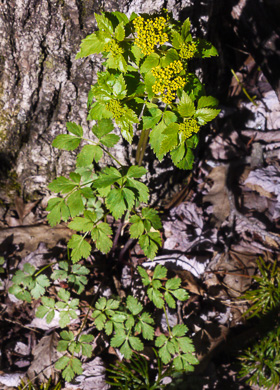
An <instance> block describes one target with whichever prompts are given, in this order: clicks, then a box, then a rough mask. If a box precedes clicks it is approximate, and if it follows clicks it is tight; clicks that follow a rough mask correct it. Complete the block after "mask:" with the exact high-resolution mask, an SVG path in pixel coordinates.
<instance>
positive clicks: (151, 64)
mask: <svg viewBox="0 0 280 390" xmlns="http://www.w3.org/2000/svg"><path fill="white" fill-rule="evenodd" d="M159 59H160V57H159V55H158V54H156V53H152V54H150V55H149V56H148V57H146V59H145V61H144V62H143V64H142V65H141V67H140V72H141V73H147V72H148V71H149V70H151V69H152V68H155V67H156V66H157V65H158V64H159Z"/></svg>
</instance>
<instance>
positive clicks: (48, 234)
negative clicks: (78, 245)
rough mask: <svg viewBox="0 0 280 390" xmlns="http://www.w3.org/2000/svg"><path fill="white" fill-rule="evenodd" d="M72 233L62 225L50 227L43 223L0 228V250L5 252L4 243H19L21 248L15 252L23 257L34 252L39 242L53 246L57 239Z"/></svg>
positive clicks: (67, 237)
mask: <svg viewBox="0 0 280 390" xmlns="http://www.w3.org/2000/svg"><path fill="white" fill-rule="evenodd" d="M72 234H73V232H72V231H71V230H70V229H68V228H66V227H64V226H56V227H53V228H52V227H50V226H49V225H44V224H40V225H35V226H21V227H14V228H13V227H12V228H6V229H0V247H1V252H2V251H3V253H4V252H5V245H19V247H20V248H21V250H20V252H17V253H18V254H19V255H20V256H21V257H25V256H27V255H28V254H29V253H30V252H34V251H35V250H36V249H37V248H38V246H39V244H40V243H41V242H45V243H46V244H47V246H48V248H53V247H54V246H55V245H56V244H57V243H58V241H60V240H62V239H64V240H68V239H69V238H70V237H71V235H72ZM3 241H5V242H3ZM6 250H7V249H6Z"/></svg>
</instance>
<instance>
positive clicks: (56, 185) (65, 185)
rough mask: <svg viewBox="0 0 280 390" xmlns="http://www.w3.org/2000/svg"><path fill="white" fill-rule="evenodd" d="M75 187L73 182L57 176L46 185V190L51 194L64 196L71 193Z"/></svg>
mask: <svg viewBox="0 0 280 390" xmlns="http://www.w3.org/2000/svg"><path fill="white" fill-rule="evenodd" d="M76 186H77V184H76V183H73V181H71V180H69V179H67V178H66V177H64V176H59V177H58V178H57V179H55V180H53V181H52V182H51V183H50V184H49V185H48V188H49V189H50V190H51V191H53V192H56V193H59V192H60V193H62V194H66V193H67V192H70V191H72V190H73V189H74V188H75V187H76Z"/></svg>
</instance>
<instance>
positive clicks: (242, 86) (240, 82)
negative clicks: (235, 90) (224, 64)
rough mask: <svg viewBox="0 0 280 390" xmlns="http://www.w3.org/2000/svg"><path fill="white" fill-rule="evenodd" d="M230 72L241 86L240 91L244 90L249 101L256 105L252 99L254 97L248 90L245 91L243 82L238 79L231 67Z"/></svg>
mask: <svg viewBox="0 0 280 390" xmlns="http://www.w3.org/2000/svg"><path fill="white" fill-rule="evenodd" d="M231 73H232V74H233V76H234V78H235V80H236V81H237V82H238V85H239V86H240V87H241V89H242V91H243V92H244V94H245V95H246V96H247V98H248V99H249V100H250V102H251V103H253V104H254V106H256V107H258V105H257V103H256V102H255V101H254V99H255V97H256V96H254V97H251V96H250V95H249V94H248V92H247V91H246V88H245V87H244V84H243V83H242V81H240V80H239V78H238V76H237V74H236V73H235V71H234V70H233V69H231Z"/></svg>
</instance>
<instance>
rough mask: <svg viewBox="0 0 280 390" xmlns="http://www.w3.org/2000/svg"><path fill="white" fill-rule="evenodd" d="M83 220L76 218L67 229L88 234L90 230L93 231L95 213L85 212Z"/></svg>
mask: <svg viewBox="0 0 280 390" xmlns="http://www.w3.org/2000/svg"><path fill="white" fill-rule="evenodd" d="M85 213H86V214H85V218H83V217H76V218H74V219H73V221H71V222H70V223H69V224H68V227H69V228H70V229H73V230H77V231H81V232H84V233H86V232H88V231H90V230H91V229H93V226H94V223H95V220H96V215H95V213H93V212H91V211H86V212H85Z"/></svg>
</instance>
